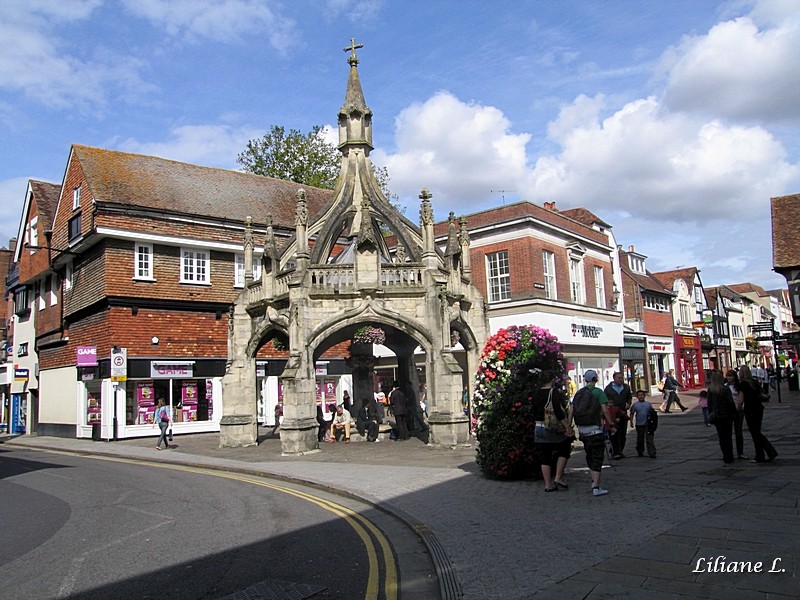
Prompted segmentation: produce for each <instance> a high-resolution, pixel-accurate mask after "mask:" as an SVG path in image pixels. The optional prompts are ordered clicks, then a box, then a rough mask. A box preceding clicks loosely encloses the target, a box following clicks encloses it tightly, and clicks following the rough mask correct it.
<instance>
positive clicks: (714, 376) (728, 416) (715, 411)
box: [708, 371, 736, 465]
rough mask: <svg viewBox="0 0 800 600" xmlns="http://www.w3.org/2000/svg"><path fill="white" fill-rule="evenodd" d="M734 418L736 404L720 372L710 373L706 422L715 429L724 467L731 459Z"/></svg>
mask: <svg viewBox="0 0 800 600" xmlns="http://www.w3.org/2000/svg"><path fill="white" fill-rule="evenodd" d="M734 418H736V404H735V403H734V402H733V394H731V390H730V388H728V386H726V385H725V378H724V377H723V376H722V372H721V371H712V372H711V385H709V386H708V421H709V423H711V424H712V425H713V426H714V427H716V428H717V437H718V438H719V447H720V449H721V450H722V460H723V462H724V463H725V464H726V465H729V464H731V463H732V462H733V461H734V458H733V439H732V436H733V420H734Z"/></svg>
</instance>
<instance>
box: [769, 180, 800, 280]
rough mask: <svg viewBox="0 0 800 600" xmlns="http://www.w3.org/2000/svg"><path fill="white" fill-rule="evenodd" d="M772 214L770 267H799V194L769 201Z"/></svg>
mask: <svg viewBox="0 0 800 600" xmlns="http://www.w3.org/2000/svg"><path fill="white" fill-rule="evenodd" d="M770 207H771V212H772V266H773V267H775V268H776V269H787V268H791V267H797V266H800V219H798V218H797V215H798V213H800V194H793V195H791V196H778V197H776V198H772V199H770Z"/></svg>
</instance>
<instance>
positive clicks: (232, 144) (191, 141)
mask: <svg viewBox="0 0 800 600" xmlns="http://www.w3.org/2000/svg"><path fill="white" fill-rule="evenodd" d="M262 135H263V132H260V130H258V129H256V128H246V127H238V128H237V127H233V126H231V125H225V124H222V125H182V126H180V127H175V128H173V129H171V130H170V132H169V136H168V139H167V140H165V141H162V142H140V141H137V140H134V139H132V138H128V139H126V140H123V141H121V142H118V143H115V144H114V147H116V148H118V149H119V150H122V151H124V152H133V153H136V154H145V155H148V156H160V157H162V158H168V159H171V160H178V161H181V162H187V163H192V164H197V165H204V166H208V167H219V168H222V169H239V168H240V167H239V165H238V164H237V163H236V157H237V156H238V155H239V153H240V152H242V151H243V150H244V149H245V147H246V146H247V142H248V141H249V140H251V139H253V138H256V137H261V136H262Z"/></svg>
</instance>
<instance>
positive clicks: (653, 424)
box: [645, 406, 658, 433]
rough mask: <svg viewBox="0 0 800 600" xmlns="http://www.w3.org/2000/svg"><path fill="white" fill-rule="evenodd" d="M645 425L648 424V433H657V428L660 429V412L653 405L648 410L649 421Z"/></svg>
mask: <svg viewBox="0 0 800 600" xmlns="http://www.w3.org/2000/svg"><path fill="white" fill-rule="evenodd" d="M645 425H646V426H647V432H648V433H655V432H656V429H658V413H657V412H656V409H655V408H653V407H652V406H651V407H650V410H648V411H647V422H646V423H645Z"/></svg>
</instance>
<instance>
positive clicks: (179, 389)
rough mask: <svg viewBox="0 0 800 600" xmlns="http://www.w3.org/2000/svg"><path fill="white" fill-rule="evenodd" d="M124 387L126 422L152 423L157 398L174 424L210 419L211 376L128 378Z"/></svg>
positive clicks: (211, 398) (211, 414) (211, 406)
mask: <svg viewBox="0 0 800 600" xmlns="http://www.w3.org/2000/svg"><path fill="white" fill-rule="evenodd" d="M125 391H126V398H127V406H126V411H125V412H126V416H125V422H126V423H127V424H128V425H152V424H153V415H154V414H155V410H156V406H157V405H158V400H159V399H160V398H163V399H164V401H165V402H166V403H167V407H168V408H169V410H170V414H171V415H172V422H173V423H175V424H178V423H191V422H194V421H210V420H211V419H212V418H213V415H214V400H213V396H212V394H213V387H212V380H211V379H141V380H131V379H129V380H128V381H127V384H126V390H125Z"/></svg>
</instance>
